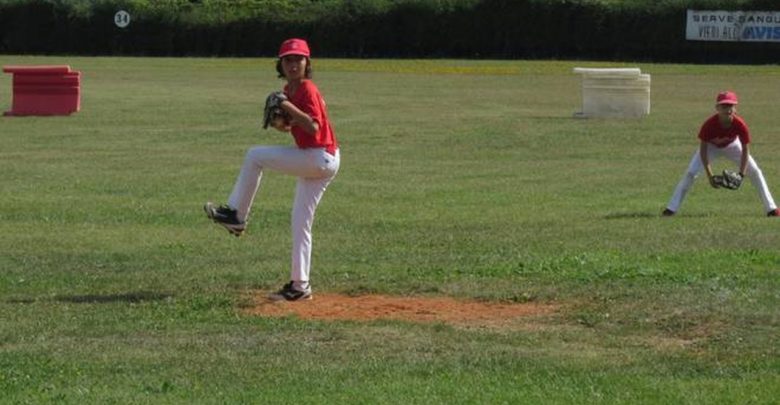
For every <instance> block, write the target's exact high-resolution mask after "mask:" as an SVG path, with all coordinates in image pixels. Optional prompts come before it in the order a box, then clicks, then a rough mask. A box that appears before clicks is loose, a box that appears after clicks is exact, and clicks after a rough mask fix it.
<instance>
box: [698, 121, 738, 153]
mask: <svg viewBox="0 0 780 405" xmlns="http://www.w3.org/2000/svg"><path fill="white" fill-rule="evenodd" d="M737 138H739V140H740V141H742V143H743V144H748V143H750V130H749V129H748V126H747V124H746V123H745V121H744V120H743V119H742V118H741V117H739V116H737V115H734V116H733V119H732V120H731V127H729V128H723V126H722V125H720V120H719V119H718V114H715V115H713V116H712V117H710V118H707V121H704V124H702V126H701V129H700V130H699V139H701V140H702V141H705V142H709V143H711V144H713V145H715V146H717V147H719V148H723V147H725V146H726V145H728V144H730V143H732V142H734V140H735V139H737Z"/></svg>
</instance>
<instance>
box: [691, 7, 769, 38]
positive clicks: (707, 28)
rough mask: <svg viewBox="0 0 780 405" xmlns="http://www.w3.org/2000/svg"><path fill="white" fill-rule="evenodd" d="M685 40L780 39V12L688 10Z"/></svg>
mask: <svg viewBox="0 0 780 405" xmlns="http://www.w3.org/2000/svg"><path fill="white" fill-rule="evenodd" d="M685 39H687V40H689V41H732V42H733V41H745V42H780V11H722V10H717V11H699V10H688V23H687V24H686V27H685Z"/></svg>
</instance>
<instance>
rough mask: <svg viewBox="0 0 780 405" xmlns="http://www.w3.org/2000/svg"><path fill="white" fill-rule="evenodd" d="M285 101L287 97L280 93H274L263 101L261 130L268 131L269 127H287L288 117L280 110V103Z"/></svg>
mask: <svg viewBox="0 0 780 405" xmlns="http://www.w3.org/2000/svg"><path fill="white" fill-rule="evenodd" d="M285 100H287V96H285V95H284V93H282V92H281V91H275V92H272V93H271V94H269V95H268V97H266V99H265V108H264V109H263V129H268V126H269V125H272V126H273V127H274V128H277V129H278V128H279V127H285V126H289V122H290V117H289V116H288V115H287V112H285V111H284V109H282V102H283V101H285Z"/></svg>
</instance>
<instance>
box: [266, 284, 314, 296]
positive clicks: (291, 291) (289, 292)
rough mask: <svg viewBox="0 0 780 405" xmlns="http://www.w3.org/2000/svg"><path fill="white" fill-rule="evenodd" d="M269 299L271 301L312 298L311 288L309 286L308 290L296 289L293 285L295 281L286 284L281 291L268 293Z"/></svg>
mask: <svg viewBox="0 0 780 405" xmlns="http://www.w3.org/2000/svg"><path fill="white" fill-rule="evenodd" d="M268 299H269V300H271V301H298V300H310V299H311V288H307V289H306V291H299V290H296V289H295V287H294V286H293V282H292V281H290V282H289V283H287V284H285V285H284V287H282V288H281V289H280V290H279V291H277V292H275V293H271V294H268Z"/></svg>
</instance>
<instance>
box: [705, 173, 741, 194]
mask: <svg viewBox="0 0 780 405" xmlns="http://www.w3.org/2000/svg"><path fill="white" fill-rule="evenodd" d="M712 180H713V182H714V183H716V184H717V185H718V186H720V187H723V188H727V189H729V190H737V189H739V186H741V185H742V175H741V174H740V173H737V172H732V171H731V170H724V171H723V175H717V176H712Z"/></svg>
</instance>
